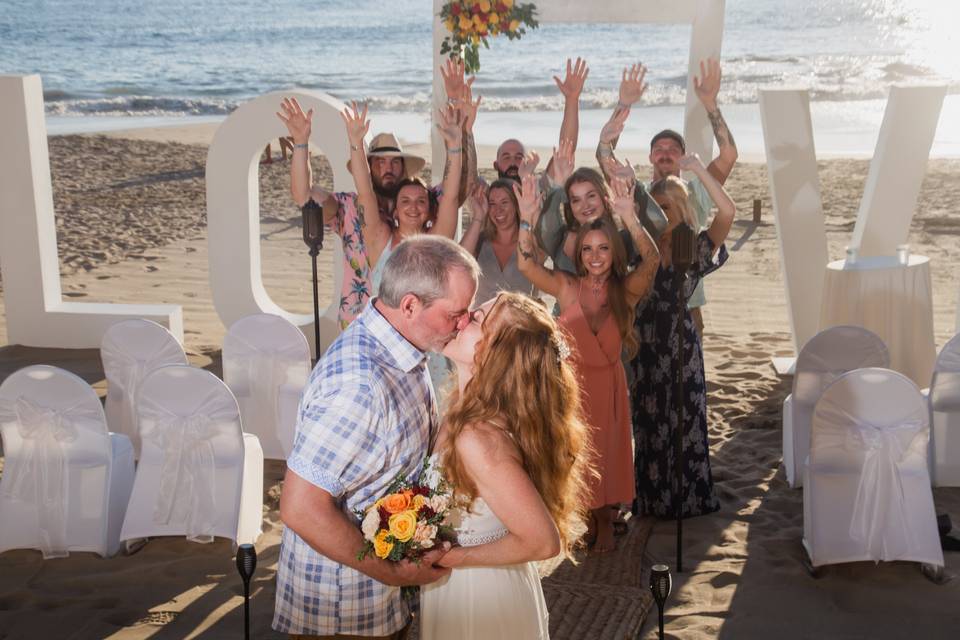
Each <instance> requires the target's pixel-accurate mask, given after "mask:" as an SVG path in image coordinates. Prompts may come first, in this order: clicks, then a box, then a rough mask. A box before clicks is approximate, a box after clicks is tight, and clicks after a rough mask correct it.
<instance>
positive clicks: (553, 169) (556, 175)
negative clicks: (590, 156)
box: [547, 138, 575, 185]
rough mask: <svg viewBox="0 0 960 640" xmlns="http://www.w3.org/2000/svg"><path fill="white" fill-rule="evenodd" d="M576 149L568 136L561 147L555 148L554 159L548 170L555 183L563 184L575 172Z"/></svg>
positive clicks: (561, 142)
mask: <svg viewBox="0 0 960 640" xmlns="http://www.w3.org/2000/svg"><path fill="white" fill-rule="evenodd" d="M574 151H575V150H574V148H573V140H570V139H568V138H565V139H563V140H561V141H560V146H559V147H554V148H553V160H552V161H551V162H550V164H549V166H548V167H547V171H548V172H549V175H550V179H551V180H553V183H554V184H556V185H562V184H563V183H565V182H566V181H567V178H569V177H570V175H571V174H573V165H574V155H573V154H574Z"/></svg>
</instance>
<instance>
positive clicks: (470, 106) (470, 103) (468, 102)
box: [460, 76, 483, 133]
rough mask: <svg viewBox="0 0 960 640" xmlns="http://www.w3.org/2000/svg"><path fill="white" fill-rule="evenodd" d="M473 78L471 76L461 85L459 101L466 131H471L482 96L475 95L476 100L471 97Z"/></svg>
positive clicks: (474, 78) (474, 77)
mask: <svg viewBox="0 0 960 640" xmlns="http://www.w3.org/2000/svg"><path fill="white" fill-rule="evenodd" d="M474 80H476V76H471V77H470V79H469V80H467V82H466V84H464V85H463V97H462V99H461V101H460V106H461V108H462V109H463V115H464V120H463V130H464V132H466V133H471V132H473V124H474V123H475V122H476V121H477V111H479V110H480V101H481V100H482V99H483V96H477V99H476V101H474V99H473V81H474Z"/></svg>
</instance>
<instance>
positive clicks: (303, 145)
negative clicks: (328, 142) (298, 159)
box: [293, 142, 310, 149]
mask: <svg viewBox="0 0 960 640" xmlns="http://www.w3.org/2000/svg"><path fill="white" fill-rule="evenodd" d="M309 146H310V145H309V144H308V143H306V142H298V143H296V144H294V145H293V148H294V149H306V148H307V147H309Z"/></svg>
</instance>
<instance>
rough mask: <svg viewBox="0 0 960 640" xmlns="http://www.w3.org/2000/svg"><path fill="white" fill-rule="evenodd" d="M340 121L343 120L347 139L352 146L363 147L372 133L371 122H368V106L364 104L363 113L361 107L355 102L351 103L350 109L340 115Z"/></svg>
mask: <svg viewBox="0 0 960 640" xmlns="http://www.w3.org/2000/svg"><path fill="white" fill-rule="evenodd" d="M340 119H341V120H343V125H344V127H346V129H347V139H348V140H349V141H350V145H351V146H355V147H359V146H360V145H362V144H363V139H364V138H365V137H366V135H367V132H368V131H370V121H369V120H367V105H366V104H364V105H363V111H361V110H360V105H358V104H357V101H356V100H354V101H353V102H351V103H350V107H349V108H347V109H344V110H343V111H342V112H341V113H340Z"/></svg>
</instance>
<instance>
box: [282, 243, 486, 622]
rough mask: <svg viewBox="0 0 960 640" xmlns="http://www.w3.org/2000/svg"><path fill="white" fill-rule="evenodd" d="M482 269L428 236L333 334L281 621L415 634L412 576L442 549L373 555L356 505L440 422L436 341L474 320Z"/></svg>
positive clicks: (323, 366)
mask: <svg viewBox="0 0 960 640" xmlns="http://www.w3.org/2000/svg"><path fill="white" fill-rule="evenodd" d="M479 272H480V269H479V267H478V266H477V263H476V261H475V260H474V259H473V257H472V256H470V254H469V253H467V252H466V251H465V250H464V249H462V248H461V247H460V246H459V245H457V244H456V243H454V242H452V241H450V240H447V239H446V238H441V237H437V236H426V235H423V236H419V237H416V238H412V239H408V240H406V241H404V242H403V243H401V244H400V245H399V246H398V247H397V249H396V251H395V252H394V253H393V255H391V256H390V258H389V260H388V261H387V264H386V268H385V270H384V273H383V280H382V281H381V285H380V295H379V297H377V298H375V299H373V300H371V302H370V303H369V304H368V305H367V307H366V308H365V309H364V311H363V312H362V313H361V314H360V316H359V317H358V318H357V319H356V320H355V321H354V322H353V323H352V324H351V325H350V326H349V327H348V328H347V329H346V330H345V331H344V332H343V333H342V334H341V335H340V336H339V337H338V338H337V339H336V340H335V341H334V342H333V344H332V345H330V348H329V349H328V350H327V352H326V354H324V356H323V358H322V359H321V360H320V361H319V362H318V363H317V366H316V367H315V368H314V370H313V373H312V375H311V379H310V382H309V383H308V385H307V388H306V389H305V390H304V394H303V398H302V399H301V401H300V410H299V419H298V423H297V435H296V440H295V441H294V447H293V452H292V453H291V454H290V458H289V459H288V460H287V474H286V478H285V480H284V486H283V495H282V498H281V500H280V516H281V518H282V519H283V522H284V524H285V525H286V528H285V529H284V532H283V539H282V542H281V545H280V562H279V566H278V569H277V595H276V606H275V610H274V619H273V628H274V629H276V630H278V631H282V632H285V633H288V634H291V637H293V638H355V637H363V638H371V637H373V638H395V639H400V638H403V637H405V633H406V630H407V628H408V624H409V619H410V615H409V611H408V610H407V606H406V604H405V602H404V601H403V599H402V598H401V596H400V586H403V585H421V584H428V583H430V582H433V581H435V580H438V579H439V578H441V577H443V576H445V575H446V574H447V572H448V571H449V569H444V568H439V567H434V563H435V562H436V561H437V560H438V559H439V558H440V557H442V556H443V555H444V554H445V553H446V549H445V548H443V549H437V550H435V551H432V552H430V553H428V554H427V555H426V556H425V557H424V559H423V561H422V562H421V563H420V564H419V565H418V564H414V563H411V562H406V561H404V562H399V563H395V562H388V561H385V560H380V559H378V558H376V557H375V556H373V555H369V556H367V557H366V558H365V559H364V560H362V561H358V560H357V554H358V552H359V551H360V549H361V548H362V547H363V537H362V534H361V532H360V526H359V522H358V521H357V518H356V516H355V515H354V510H355V509H365V508H366V507H368V506H369V505H371V504H372V503H373V502H374V501H376V500H377V499H378V498H380V497H382V496H383V495H384V494H385V493H386V489H387V486H388V485H389V484H390V482H391V481H392V480H393V479H394V478H395V477H396V476H397V474H398V473H402V474H404V475H405V476H407V477H410V476H411V475H412V474H415V473H416V472H417V471H418V470H419V469H420V467H421V465H422V463H423V460H424V458H425V457H426V454H427V449H428V447H429V443H430V437H431V435H432V434H433V433H435V431H436V428H437V426H438V425H437V411H436V404H435V402H436V401H435V398H434V396H433V389H432V387H431V384H430V379H429V375H428V373H427V369H426V354H425V352H426V351H438V352H439V351H441V350H442V349H443V347H444V346H445V345H446V344H447V343H448V342H449V341H450V340H452V339H453V338H454V337H455V336H456V335H457V332H458V331H459V330H460V329H461V328H463V327H464V326H465V325H466V324H467V322H468V321H469V315H470V313H469V310H470V307H471V306H472V304H473V297H474V294H475V292H476V288H477V277H478V275H479Z"/></svg>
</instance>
